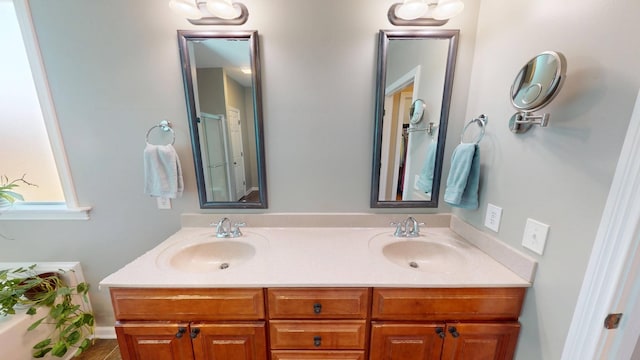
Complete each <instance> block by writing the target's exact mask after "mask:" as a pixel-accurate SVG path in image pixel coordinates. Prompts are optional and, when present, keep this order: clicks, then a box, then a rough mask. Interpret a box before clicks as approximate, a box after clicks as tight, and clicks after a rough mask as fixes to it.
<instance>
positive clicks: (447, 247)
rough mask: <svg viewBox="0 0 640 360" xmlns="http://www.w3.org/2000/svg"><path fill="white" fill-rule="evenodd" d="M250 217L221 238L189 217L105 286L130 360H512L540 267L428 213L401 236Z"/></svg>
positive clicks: (389, 230)
mask: <svg viewBox="0 0 640 360" xmlns="http://www.w3.org/2000/svg"><path fill="white" fill-rule="evenodd" d="M246 217H248V219H242V220H244V221H246V222H247V223H248V225H250V226H247V227H246V228H242V229H241V232H242V235H241V236H238V237H222V238H221V237H217V236H216V229H215V228H211V227H200V226H199V225H200V223H202V222H203V221H204V216H203V215H192V216H191V218H188V219H185V218H183V225H184V227H183V228H182V229H181V230H180V231H178V232H177V233H176V234H174V235H172V236H171V237H169V238H168V239H167V240H165V241H164V242H162V243H161V244H159V245H158V246H156V247H155V248H153V249H152V250H150V251H149V252H147V253H145V254H144V255H142V256H140V257H139V258H137V259H135V260H134V261H133V262H131V263H130V264H128V265H126V266H125V267H124V268H122V269H120V270H118V271H117V272H115V273H113V274H112V275H110V276H108V277H107V278H105V279H104V280H103V281H102V282H101V286H102V287H109V288H110V292H111V298H112V303H113V308H114V313H115V317H116V320H117V323H116V333H117V336H118V342H119V345H120V350H121V353H122V357H123V359H210V358H212V359H272V360H293V359H349V360H356V359H357V360H364V359H372V360H373V359H401V360H407V359H511V358H512V357H513V354H514V352H515V348H516V344H517V339H518V334H519V329H520V325H519V323H518V317H519V315H520V311H521V308H522V303H523V300H524V296H525V291H526V289H527V287H529V286H531V281H532V280H533V274H534V272H535V266H536V264H535V261H533V260H532V259H530V258H528V257H527V256H525V255H523V254H520V253H519V252H517V251H515V250H513V249H509V248H507V247H505V246H504V245H502V244H501V243H499V242H497V241H494V240H492V239H491V238H490V237H488V236H487V235H486V234H483V233H481V232H480V231H477V230H475V229H473V228H472V227H470V226H469V225H468V224H465V223H464V222H462V221H460V220H459V219H457V218H455V217H450V216H449V215H423V216H421V217H419V219H418V220H419V221H421V222H422V221H423V222H426V223H427V226H422V227H421V228H420V232H419V234H416V233H412V234H411V236H398V235H403V234H402V231H403V230H404V229H401V233H396V234H395V235H394V231H395V228H393V227H371V226H369V223H370V222H371V219H368V220H367V221H362V219H357V218H356V219H351V220H345V219H341V220H340V221H338V223H340V224H339V225H337V226H321V227H320V226H317V225H313V224H315V223H318V221H317V220H316V221H315V222H314V221H312V220H310V219H311V216H310V215H309V216H308V219H307V220H309V221H308V223H306V222H305V219H304V217H301V218H300V219H298V220H300V221H294V223H296V224H298V225H300V224H302V225H300V226H299V227H286V226H280V224H278V223H279V222H287V223H291V222H292V221H291V217H290V216H286V215H276V216H272V217H271V220H275V221H273V222H272V223H274V224H275V226H272V227H267V226H262V224H259V223H260V222H269V221H268V220H269V219H267V220H265V219H264V218H265V217H266V218H269V217H270V216H269V215H247V216H246ZM252 217H253V218H252ZM258 217H261V218H260V220H258ZM318 217H319V218H322V215H319V216H318ZM365 217H367V216H363V217H362V218H365ZM379 217H384V216H379ZM285 218H288V219H289V220H288V221H285V220H284V219H285ZM396 218H399V216H396ZM194 219H195V220H194ZM207 220H208V221H210V220H211V217H210V216H208V219H207ZM378 220H379V219H378ZM385 220H386V219H385ZM252 221H254V222H253V223H256V224H257V225H260V226H251V225H252ZM199 222H200V223H199ZM365 223H366V224H365ZM387 223H388V222H387ZM354 224H355V225H354ZM363 224H364V225H365V226H361V225H363ZM380 224H384V225H386V224H385V223H384V222H381V223H380ZM416 230H417V229H416ZM404 235H408V233H405V234H404ZM461 235H463V236H464V238H463V237H462V236H461ZM481 248H482V250H481ZM483 250H484V251H483ZM488 254H491V255H492V256H493V257H492V256H489V255H488ZM496 259H497V260H499V261H497V260H496ZM503 264H505V265H506V266H505V265H503Z"/></svg>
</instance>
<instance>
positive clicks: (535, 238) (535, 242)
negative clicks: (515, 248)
mask: <svg viewBox="0 0 640 360" xmlns="http://www.w3.org/2000/svg"><path fill="white" fill-rule="evenodd" d="M548 234H549V225H547V224H543V223H541V222H539V221H536V220H533V219H527V225H525V227H524V235H523V236H522V246H524V247H526V248H527V249H529V250H531V251H533V252H535V253H536V254H540V255H542V254H543V253H544V245H545V243H546V242H547V235H548Z"/></svg>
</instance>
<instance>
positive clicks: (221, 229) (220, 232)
mask: <svg viewBox="0 0 640 360" xmlns="http://www.w3.org/2000/svg"><path fill="white" fill-rule="evenodd" d="M225 224H226V227H225ZM212 225H213V224H212ZM230 236H231V220H229V218H228V217H223V218H222V219H220V221H218V222H217V223H216V237H219V238H227V237H230Z"/></svg>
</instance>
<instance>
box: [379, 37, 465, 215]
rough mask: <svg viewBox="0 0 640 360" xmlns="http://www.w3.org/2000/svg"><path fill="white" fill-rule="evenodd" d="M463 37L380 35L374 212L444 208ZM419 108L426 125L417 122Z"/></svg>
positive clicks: (422, 121)
mask: <svg viewBox="0 0 640 360" xmlns="http://www.w3.org/2000/svg"><path fill="white" fill-rule="evenodd" d="M458 37H459V30H414V31H412V30H409V31H395V30H381V31H380V33H379V42H378V68H377V81H376V109H375V133H374V145H373V170H372V181H371V207H373V208H410V207H437V206H438V196H439V188H440V177H441V174H442V162H443V156H444V144H445V137H446V133H447V120H448V117H449V105H450V102H451V90H452V85H453V74H454V69H455V62H456V53H457V49H458ZM417 100H418V101H417ZM412 104H413V106H412ZM416 105H417V106H419V107H420V109H421V111H422V114H421V116H420V118H421V121H416V120H417V119H413V120H412V116H411V115H412V111H411V110H414V112H415V106H416Z"/></svg>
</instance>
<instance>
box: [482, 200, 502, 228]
mask: <svg viewBox="0 0 640 360" xmlns="http://www.w3.org/2000/svg"><path fill="white" fill-rule="evenodd" d="M500 218H502V208H501V207H498V206H495V205H493V204H488V205H487V214H486V215H485V217H484V226H486V227H487V228H489V229H491V230H493V231H495V232H498V230H499V229H500Z"/></svg>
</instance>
